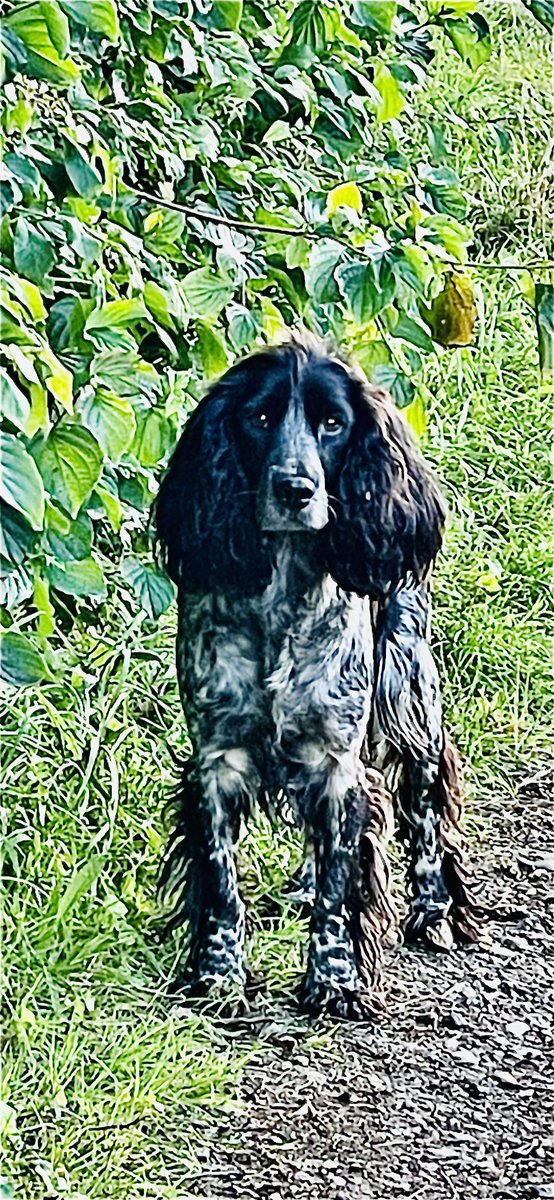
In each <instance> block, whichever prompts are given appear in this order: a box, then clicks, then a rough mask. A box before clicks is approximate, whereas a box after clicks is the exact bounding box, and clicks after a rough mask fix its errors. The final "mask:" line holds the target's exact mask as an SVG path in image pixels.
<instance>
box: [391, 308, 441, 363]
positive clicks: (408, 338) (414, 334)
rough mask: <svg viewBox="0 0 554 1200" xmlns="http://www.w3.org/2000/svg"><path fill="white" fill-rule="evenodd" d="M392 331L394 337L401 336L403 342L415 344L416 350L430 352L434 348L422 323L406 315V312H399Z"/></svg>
mask: <svg viewBox="0 0 554 1200" xmlns="http://www.w3.org/2000/svg"><path fill="white" fill-rule="evenodd" d="M392 333H393V336H394V337H395V338H403V339H404V341H405V342H409V343H410V345H411V346H417V348H418V350H424V351H425V353H426V354H430V353H431V352H432V351H433V350H434V349H435V347H434V346H433V339H432V338H431V337H430V336H429V333H428V331H427V330H426V328H425V326H424V325H423V323H422V322H421V321H419V320H418V319H417V318H416V317H410V316H408V314H407V313H400V316H399V318H398V321H397V322H396V325H395V326H394V328H393V330H392Z"/></svg>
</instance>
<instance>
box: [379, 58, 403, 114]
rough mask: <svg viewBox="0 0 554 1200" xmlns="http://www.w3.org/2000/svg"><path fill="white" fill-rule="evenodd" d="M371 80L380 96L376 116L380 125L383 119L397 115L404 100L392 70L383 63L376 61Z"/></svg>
mask: <svg viewBox="0 0 554 1200" xmlns="http://www.w3.org/2000/svg"><path fill="white" fill-rule="evenodd" d="M373 82H374V84H375V87H376V88H377V91H378V92H379V95H380V97H381V103H380V104H379V105H378V108H377V113H376V118H377V124H378V125H382V124H383V123H384V122H385V121H392V120H394V118H395V117H399V116H400V113H401V112H402V109H403V108H404V105H405V103H406V101H405V99H404V96H403V93H402V91H401V89H400V87H399V84H398V82H397V80H396V79H395V78H394V75H393V74H392V71H390V70H389V68H388V67H387V66H385V64H384V63H382V62H379V63H377V66H376V67H375V72H374V76H373Z"/></svg>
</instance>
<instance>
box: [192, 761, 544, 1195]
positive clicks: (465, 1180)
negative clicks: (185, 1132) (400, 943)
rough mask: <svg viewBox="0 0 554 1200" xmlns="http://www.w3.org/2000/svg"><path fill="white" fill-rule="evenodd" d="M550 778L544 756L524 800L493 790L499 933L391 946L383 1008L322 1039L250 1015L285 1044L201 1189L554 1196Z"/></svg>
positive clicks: (492, 871)
mask: <svg viewBox="0 0 554 1200" xmlns="http://www.w3.org/2000/svg"><path fill="white" fill-rule="evenodd" d="M551 782H552V780H551V775H549V774H548V773H547V772H546V771H545V770H544V769H543V770H538V771H536V772H535V773H534V775H529V776H528V777H527V778H526V779H525V780H524V781H523V783H522V786H521V787H520V790H519V795H518V799H517V800H516V801H515V802H514V801H513V800H512V801H506V800H504V801H503V800H502V799H499V800H498V801H496V802H493V803H492V806H491V807H492V815H493V816H494V826H493V828H494V850H493V849H492V844H491V846H490V847H489V848H487V847H486V846H485V848H484V850H483V853H482V856H481V861H480V862H479V863H478V864H477V865H478V867H479V869H480V871H481V873H482V874H483V875H484V876H485V878H486V886H487V892H486V895H487V899H488V901H489V902H492V903H494V904H496V905H498V906H499V908H500V909H501V910H502V911H503V913H504V915H505V916H508V917H510V919H509V920H504V921H503V922H502V923H500V922H499V923H495V924H493V925H492V926H491V939H492V940H491V944H490V945H488V946H483V947H479V948H477V949H471V950H458V951H455V952H453V953H450V954H447V955H439V956H437V957H433V956H430V955H429V954H428V953H425V952H423V951H419V950H413V949H409V950H408V949H397V950H395V951H393V952H391V955H390V958H389V961H388V963H387V985H388V993H389V1000H388V1012H387V1015H386V1017H385V1018H384V1019H383V1020H381V1021H380V1022H379V1023H378V1024H373V1025H370V1024H362V1025H348V1024H344V1025H342V1026H340V1027H338V1028H337V1026H336V1025H335V1026H334V1028H332V1029H331V1034H330V1036H327V1038H325V1035H329V1030H330V1026H329V1025H328V1024H327V1025H326V1024H325V1023H324V1022H320V1023H318V1025H317V1026H316V1027H315V1030H314V1028H313V1027H311V1028H310V1034H311V1035H313V1034H314V1033H315V1034H317V1033H319V1032H321V1033H322V1035H323V1045H322V1046H321V1047H319V1048H318V1047H317V1046H314V1044H313V1042H314V1038H313V1036H311V1037H307V1026H306V1022H305V1021H304V1020H301V1019H300V1018H299V1017H295V1015H294V1013H293V1012H292V1011H288V1012H284V1011H283V1012H282V1014H279V1013H277V1014H276V1013H275V1009H272V1011H271V1013H268V1014H267V1016H264V1015H263V1014H260V1016H259V1019H258V1018H256V1016H255V1015H252V1016H251V1017H250V1018H249V1020H250V1022H251V1025H250V1035H252V1033H255V1035H256V1037H257V1038H258V1039H261V1040H263V1041H264V1043H265V1044H266V1046H267V1044H268V1043H269V1044H270V1045H271V1046H272V1053H271V1054H270V1055H269V1057H268V1055H267V1053H266V1054H264V1055H263V1062H262V1057H260V1059H259V1061H256V1057H254V1058H253V1061H252V1062H251V1064H250V1066H249V1067H248V1068H247V1070H246V1073H245V1079H244V1085H243V1093H242V1101H243V1106H242V1108H241V1111H240V1113H239V1114H238V1115H237V1114H235V1115H233V1116H231V1117H230V1118H226V1119H225V1120H224V1121H223V1122H222V1123H221V1124H219V1126H218V1127H217V1128H216V1129H214V1130H213V1131H212V1135H211V1140H210V1143H209V1146H208V1149H207V1150H206V1151H205V1157H206V1161H205V1167H204V1170H203V1172H202V1175H201V1177H200V1176H199V1177H198V1179H195V1180H191V1182H190V1184H189V1187H190V1189H191V1190H190V1192H189V1193H188V1195H189V1196H190V1197H193V1196H194V1197H198V1198H201V1200H208V1198H210V1200H238V1198H240V1200H251V1198H252V1200H356V1198H357V1197H371V1200H405V1198H406V1197H410V1200H450V1198H455V1200H500V1198H503V1200H524V1198H527V1197H543V1198H544V1200H547V1198H548V1197H554V1070H553V1066H554V1064H553V1055H552V1047H553V1042H554V811H553V804H552V787H551ZM248 1028H249V1027H248V1025H247V1024H244V1023H241V1022H240V1021H239V1020H238V1021H237V1022H236V1024H233V1022H231V1023H230V1024H229V1026H228V1035H229V1036H230V1037H237V1038H238V1039H240V1040H241V1041H242V1039H243V1038H245V1036H247V1034H248ZM307 1043H308V1044H309V1046H310V1047H311V1048H307ZM204 1136H205V1130H204Z"/></svg>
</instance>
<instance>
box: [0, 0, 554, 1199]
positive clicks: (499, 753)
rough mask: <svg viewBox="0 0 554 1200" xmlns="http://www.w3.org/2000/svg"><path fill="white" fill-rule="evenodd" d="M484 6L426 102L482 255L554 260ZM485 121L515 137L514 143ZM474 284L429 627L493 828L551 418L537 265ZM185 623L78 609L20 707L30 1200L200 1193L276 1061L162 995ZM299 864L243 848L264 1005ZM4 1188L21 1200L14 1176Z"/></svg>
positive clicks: (9, 1076)
mask: <svg viewBox="0 0 554 1200" xmlns="http://www.w3.org/2000/svg"><path fill="white" fill-rule="evenodd" d="M488 8H489V10H490V11H489V16H492V17H493V18H494V21H493V24H494V42H495V54H494V58H493V60H492V62H491V63H490V64H489V65H488V66H487V67H486V68H484V69H482V70H481V71H480V72H479V74H478V76H477V78H475V77H471V78H470V74H469V73H468V72H467V71H466V70H465V68H464V67H463V65H462V64H458V63H457V62H456V60H455V59H453V58H452V56H448V58H447V59H446V60H445V59H444V57H443V56H442V57H441V59H440V62H439V64H438V67H437V68H436V69H435V80H434V83H433V84H432V88H431V92H430V93H428V94H426V96H425V97H424V98H423V99H422V113H423V115H424V116H425V115H429V114H431V113H432V114H434V116H435V118H436V117H437V113H438V114H439V118H441V117H442V118H443V119H444V121H445V122H447V123H448V122H449V114H450V113H451V112H455V113H456V114H459V115H460V118H461V119H462V120H464V121H469V120H470V119H471V131H472V132H471V137H468V135H467V129H465V128H464V126H463V125H452V122H451V120H450V127H451V147H450V152H451V155H452V157H453V159H454V161H457V163H458V165H459V168H460V170H461V172H462V176H463V178H464V180H465V182H466V183H467V186H468V190H471V189H472V188H473V189H474V190H475V191H476V192H477V193H478V195H479V197H480V200H479V204H478V206H477V210H476V222H477V228H478V236H479V243H478V250H479V254H480V257H485V256H486V255H488V254H491V255H493V256H494V257H496V258H497V257H498V254H499V253H500V251H501V249H503V248H507V249H508V251H509V254H510V256H511V257H517V258H518V259H519V260H520V261H524V260H526V259H527V258H528V257H529V255H531V254H532V255H533V256H535V255H537V254H540V255H542V254H544V253H546V252H550V253H551V250H550V251H549V248H548V246H547V243H546V235H547V232H548V228H547V223H546V221H545V220H544V219H543V212H544V206H543V203H542V197H543V184H544V178H545V176H544V170H543V168H542V167H541V162H542V159H543V153H544V136H543V123H544V113H545V111H546V109H545V106H546V105H547V100H546V99H545V96H546V91H547V81H548V78H549V64H548V54H547V47H546V37H545V35H544V34H543V33H542V32H541V30H540V28H539V26H538V25H537V24H536V23H535V22H534V21H533V19H532V18H531V17H529V16H526V15H525V14H524V13H523V10H522V8H521V6H519V5H515V4H514V5H492V6H491V5H489V6H488ZM492 119H495V120H496V119H498V120H499V121H502V122H503V123H504V124H506V125H507V126H509V131H510V133H511V135H512V140H511V143H510V147H511V148H510V151H509V153H507V154H505V155H502V154H500V152H499V151H498V146H497V142H496V141H495V140H494V138H492V136H491V135H490V121H491V120H492ZM486 121H488V122H489V126H487V125H486ZM481 135H482V137H481ZM475 278H476V283H477V287H478V291H479V304H480V310H481V321H480V325H479V334H478V341H477V344H476V345H475V347H472V348H471V349H468V350H457V351H454V352H444V353H443V354H441V355H440V356H438V357H437V358H433V360H432V361H429V363H428V366H427V374H426V382H427V385H428V387H429V389H430V392H431V395H432V397H433V400H432V403H431V404H430V406H429V414H428V418H429V429H428V434H427V451H428V453H429V454H430V456H431V457H432V459H433V460H434V462H435V464H436V466H437V469H438V471H439V474H440V476H441V478H442V479H443V480H444V481H445V483H446V487H447V492H448V496H449V501H450V507H451V513H452V520H451V528H450V533H449V538H448V545H447V550H446V553H445V555H444V556H443V557H442V559H441V565H440V570H439V572H438V576H437V583H436V592H435V608H436V624H435V639H436V647H437V652H438V655H439V658H440V660H441V664H442V674H443V679H444V680H447V681H448V682H447V683H446V692H445V699H446V707H447V711H448V715H449V721H450V724H451V726H452V727H453V730H454V734H455V736H456V738H457V740H458V742H459V744H460V746H461V749H462V751H463V753H464V756H465V757H466V759H467V761H468V767H469V778H470V785H471V792H472V797H473V800H472V807H471V812H470V829H471V831H472V833H473V835H474V836H475V837H476V838H477V837H479V835H480V832H481V831H482V828H483V821H484V819H485V818H486V815H487V799H488V796H489V795H490V794H491V792H498V790H499V789H500V788H505V787H510V786H511V784H512V781H513V777H514V773H515V772H516V771H517V769H518V768H520V767H523V766H524V765H527V764H529V763H534V762H536V761H537V760H538V759H539V758H540V757H541V755H542V754H543V752H544V751H545V749H546V747H547V737H548V729H549V715H550V712H551V702H552V697H551V693H550V690H549V674H548V651H547V641H546V638H547V612H548V608H547V599H546V595H545V587H546V582H545V581H546V579H547V576H548V574H549V570H550V562H551V546H550V532H549V520H548V507H549V475H548V465H547V464H548V453H547V451H548V446H549V441H550V416H549V411H548V410H549V404H548V400H547V397H545V395H544V394H542V393H541V390H540V387H539V376H538V359H537V352H536V340H535V331H534V319H533V314H532V310H531V307H530V304H529V300H528V298H527V297H526V294H525V288H526V287H527V281H526V280H525V279H524V281H523V288H522V286H521V282H520V277H519V276H518V275H515V274H513V273H496V272H494V273H493V272H486V271H482V272H480V273H479V274H476V276H475ZM173 622H174V618H173V616H170V617H168V618H167V619H166V620H165V622H164V623H163V624H162V627H161V628H160V629H157V630H152V629H151V628H150V627H149V626H148V624H147V623H145V622H142V621H141V620H140V618H137V617H136V615H134V614H133V613H132V612H131V611H126V610H125V608H124V605H123V603H122V601H121V599H120V600H119V601H118V608H117V610H116V609H114V610H113V611H112V612H109V613H108V614H105V613H104V615H103V616H102V622H101V625H100V624H99V623H98V618H97V617H96V616H95V614H94V613H93V612H90V613H88V614H87V613H86V612H85V613H84V616H83V622H82V625H81V627H80V629H79V630H78V631H76V632H74V633H73V634H71V636H69V635H68V636H67V637H66V639H65V641H64V643H63V644H62V645H61V646H60V650H59V654H60V660H61V662H62V663H63V665H64V668H65V672H64V674H65V678H66V682H65V683H64V686H63V687H61V686H59V685H57V684H49V685H45V686H44V687H43V688H41V689H40V690H38V689H37V690H31V691H28V692H23V693H20V694H17V695H16V696H15V699H14V697H13V695H12V696H11V697H10V698H9V703H8V705H7V710H8V711H7V721H6V726H5V728H6V734H5V739H4V748H5V758H6V776H5V778H6V797H9V800H10V806H11V807H12V809H13V812H12V816H11V819H10V825H9V832H8V833H7V834H6V837H5V839H4V854H5V861H6V876H7V885H6V904H5V910H6V911H5V933H4V971H5V976H6V981H7V987H6V997H7V999H6V1007H7V1017H6V1034H7V1039H6V1053H5V1059H4V1078H3V1086H4V1097H5V1099H4V1104H3V1107H2V1109H1V1110H0V1117H1V1120H2V1123H3V1125H4V1132H5V1133H6V1135H7V1146H8V1158H9V1172H10V1176H11V1178H12V1179H13V1182H14V1185H15V1187H16V1189H17V1194H18V1195H20V1196H24V1197H25V1198H26V1200H39V1198H40V1200H42V1198H43V1197H49V1198H54V1200H55V1198H57V1197H64V1198H65V1200H93V1198H94V1200H112V1198H113V1200H140V1198H141V1197H144V1198H145V1200H146V1198H148V1200H177V1198H178V1197H179V1198H183V1197H184V1196H185V1195H186V1194H188V1191H189V1189H188V1186H187V1180H190V1179H192V1178H193V1177H194V1172H195V1171H198V1156H199V1154H201V1147H202V1144H203V1141H204V1139H205V1138H206V1137H209V1136H213V1128H214V1126H213V1120H212V1117H213V1114H216V1113H221V1112H222V1111H228V1110H229V1109H232V1107H233V1105H235V1104H236V1103H238V1102H239V1100H240V1078H241V1071H242V1068H243V1065H244V1061H245V1059H246V1058H247V1057H248V1056H249V1055H251V1054H259V1053H263V1052H264V1047H263V1045H261V1044H260V1042H259V1041H256V1039H255V1038H252V1039H251V1040H250V1042H247V1041H245V1039H244V1038H238V1039H235V1038H233V1037H232V1036H231V1033H232V1029H230V1028H227V1027H225V1025H224V1024H222V1023H221V1022H219V1021H217V1020H216V1019H214V1018H210V1017H209V1015H207V1014H204V1015H202V1014H192V1013H190V1012H185V1011H182V1010H179V1009H173V1010H168V1007H167V1005H166V1003H165V1001H164V986H165V981H166V980H167V978H168V977H169V976H170V975H171V973H172V970H173V967H174V964H175V959H176V957H177V955H178V953H179V943H178V940H177V941H174V942H171V943H169V944H160V943H159V941H158V936H157V922H156V917H157V914H156V911H155V908H154V906H153V886H154V877H155V871H156V865H157V861H158V858H159V854H160V850H161V846H162V842H163V826H162V820H161V809H162V802H163V797H164V795H165V793H166V791H167V788H168V786H169V785H170V784H171V783H172V782H173V779H174V773H175V767H174V757H175V756H179V755H181V754H183V752H184V751H186V748H187V743H186V733H185V730H184V727H183V724H182V721H181V719H180V716H179V705H178V698H177V691H176V684H175V676H174V669H173ZM106 629H108V631H109V632H108V635H106V632H105V631H106ZM299 854H300V848H299V844H298V839H297V837H296V835H295V834H294V833H293V832H292V831H291V830H289V829H286V828H285V829H283V830H282V832H281V833H280V835H279V836H278V837H276V836H275V834H274V832H272V831H271V830H270V829H269V827H268V826H267V825H266V824H265V823H264V822H261V823H260V824H259V825H258V827H257V828H256V829H254V830H251V831H249V833H248V836H247V838H246V839H245V842H244V844H243V847H242V858H243V871H244V877H245V890H246V891H247V893H248V896H249V898H250V906H249V907H250V912H251V928H250V931H249V942H250V960H251V964H252V967H253V968H254V970H255V971H257V972H259V973H260V974H262V975H263V977H264V979H265V980H266V984H267V988H268V998H267V999H266V1000H264V999H263V998H262V999H261V1000H258V1001H257V1005H258V1006H260V1005H262V1006H263V1005H264V1004H266V1005H269V1006H270V1005H271V998H272V997H273V996H275V995H277V996H278V997H279V999H280V1001H281V1002H282V1001H283V999H285V1000H286V999H287V998H288V997H289V996H291V995H292V990H293V986H294V983H295V979H296V976H297V973H298V970H299V968H300V965H301V962H300V959H301V948H302V942H303V940H304V939H303V937H301V936H300V934H301V930H300V927H299V922H298V921H297V920H296V918H295V917H294V916H293V914H292V913H291V910H290V909H288V908H287V907H286V906H285V905H284V902H283V901H282V900H281V899H280V889H281V886H282V883H283V882H284V880H285V879H286V878H288V876H289V875H290V873H291V872H292V870H293V869H294V866H295V865H296V863H297V862H298V859H299ZM276 915H277V916H278V917H279V919H278V920H277V919H276ZM280 1019H284V1018H282V1017H281V1018H280ZM290 1021H291V1023H292V1024H293V1028H294V1030H295V1036H299V1037H305V1038H306V1039H308V1040H311V1041H314V1040H317V1035H316V1033H315V1032H314V1030H313V1029H310V1028H309V1026H308V1025H307V1023H305V1022H302V1021H301V1020H300V1019H299V1018H296V1017H294V1016H291V1017H290ZM5 1169H6V1171H7V1170H8V1168H5ZM191 1187H192V1188H193V1190H194V1186H193V1184H191ZM1 1194H3V1195H5V1196H8V1195H10V1194H11V1193H10V1191H9V1187H8V1185H7V1183H6V1184H5V1185H4V1190H3V1191H2V1185H1V1184H0V1195H1Z"/></svg>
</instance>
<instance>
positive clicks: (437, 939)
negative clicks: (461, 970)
mask: <svg viewBox="0 0 554 1200" xmlns="http://www.w3.org/2000/svg"><path fill="white" fill-rule="evenodd" d="M403 934H404V941H405V943H406V945H408V946H414V945H416V944H418V943H419V944H421V945H423V946H426V948H427V949H428V950H433V951H435V952H436V953H438V954H448V952H449V951H450V950H452V949H453V948H454V946H455V944H456V938H455V936H454V930H453V928H452V923H451V921H450V920H449V918H448V917H447V916H446V915H445V914H444V913H441V912H432V913H428V912H424V911H422V910H421V909H418V910H417V911H414V912H412V913H410V915H409V917H408V919H407V921H406V923H405V925H404V930H403Z"/></svg>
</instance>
